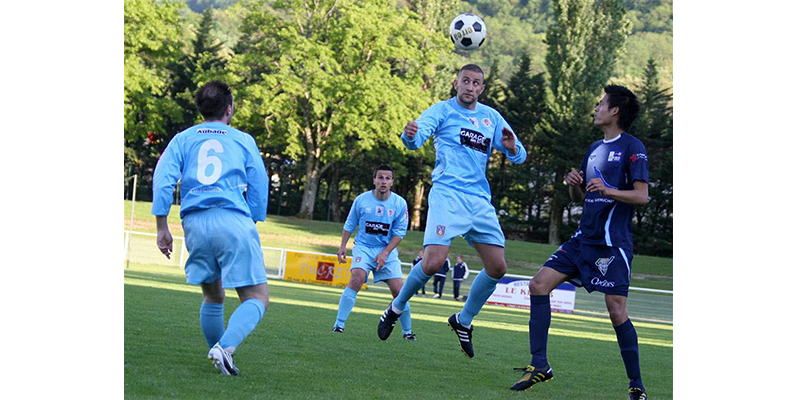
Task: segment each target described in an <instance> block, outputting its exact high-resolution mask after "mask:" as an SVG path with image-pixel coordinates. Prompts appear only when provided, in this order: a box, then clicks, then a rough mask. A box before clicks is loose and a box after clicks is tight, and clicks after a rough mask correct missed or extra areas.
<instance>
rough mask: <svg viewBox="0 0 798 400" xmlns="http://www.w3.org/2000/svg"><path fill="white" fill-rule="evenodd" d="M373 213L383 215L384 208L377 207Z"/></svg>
mask: <svg viewBox="0 0 798 400" xmlns="http://www.w3.org/2000/svg"><path fill="white" fill-rule="evenodd" d="M374 213H375V214H377V215H382V214H384V213H385V208H384V207H382V206H377V208H376V209H375V210H374Z"/></svg>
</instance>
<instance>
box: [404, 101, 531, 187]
mask: <svg viewBox="0 0 798 400" xmlns="http://www.w3.org/2000/svg"><path fill="white" fill-rule="evenodd" d="M416 123H418V132H417V133H416V136H415V137H414V138H413V139H408V138H407V136H406V135H405V134H404V133H402V142H403V143H404V145H405V147H407V148H408V149H410V150H415V149H418V148H420V147H421V146H422V145H424V143H425V142H426V141H427V139H429V137H430V136H433V139H434V143H435V153H436V159H435V169H434V170H433V171H432V182H433V184H435V185H445V186H448V187H450V188H452V189H456V190H458V191H462V192H466V193H469V194H474V195H477V196H480V197H483V198H486V199H487V200H488V201H490V199H491V193H490V185H488V179H487V177H486V176H485V171H486V166H487V163H488V158H489V157H490V152H491V149H492V148H493V149H496V150H499V151H501V152H503V153H504V154H506V155H507V159H508V160H510V162H512V163H514V164H520V163H523V162H524V161H525V160H526V149H524V146H523V145H522V144H521V142H520V141H519V140H518V138H517V137H516V139H515V147H516V149H517V152H516V153H515V155H514V156H513V155H510V154H509V152H508V151H507V149H505V148H504V146H503V145H502V143H501V138H502V128H503V127H507V129H510V130H512V128H510V126H509V125H508V124H507V121H505V120H504V117H502V116H501V114H499V112H498V111H496V110H494V109H493V108H490V107H488V106H486V105H484V104H480V103H477V106H476V109H475V110H473V111H472V110H469V109H467V108H463V107H461V106H460V105H459V104H458V103H457V98H455V97H452V98H451V99H449V100H445V101H440V102H438V103H435V104H434V105H433V106H432V107H430V108H428V109H427V110H426V111H424V112H423V113H422V114H421V116H420V117H419V118H418V119H417V120H416Z"/></svg>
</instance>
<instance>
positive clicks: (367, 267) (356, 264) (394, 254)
mask: <svg viewBox="0 0 798 400" xmlns="http://www.w3.org/2000/svg"><path fill="white" fill-rule="evenodd" d="M384 249H385V248H384V247H366V246H357V245H355V247H354V248H353V249H352V269H362V270H364V271H366V280H365V281H364V283H365V282H368V280H369V272H372V275H373V276H374V283H377V282H380V281H384V280H387V279H395V278H399V279H402V278H403V276H402V263H401V261H399V250H397V249H393V251H391V252H390V253H389V254H388V257H387V258H386V260H385V265H383V266H382V268H381V269H380V270H379V271H377V263H376V262H375V261H374V259H375V258H377V254H380V253H381V252H382V250H384Z"/></svg>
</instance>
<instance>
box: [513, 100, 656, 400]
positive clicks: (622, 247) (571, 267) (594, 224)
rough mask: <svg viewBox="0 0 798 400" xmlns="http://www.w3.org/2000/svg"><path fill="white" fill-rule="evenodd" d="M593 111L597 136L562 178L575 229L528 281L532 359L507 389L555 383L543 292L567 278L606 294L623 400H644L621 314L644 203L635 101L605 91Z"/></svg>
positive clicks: (629, 329) (627, 323) (644, 171)
mask: <svg viewBox="0 0 798 400" xmlns="http://www.w3.org/2000/svg"><path fill="white" fill-rule="evenodd" d="M604 92H605V95H604V97H603V98H602V99H601V102H599V104H598V106H596V110H595V114H594V117H593V118H594V124H595V125H596V126H598V127H600V128H601V130H602V131H604V138H603V139H602V140H599V141H597V142H595V143H593V144H591V145H590V147H589V148H588V150H587V152H586V153H585V156H584V158H583V159H582V165H581V168H580V170H579V171H578V172H577V171H571V172H570V173H569V174H568V176H567V177H566V183H567V184H568V189H569V194H570V196H571V199H572V200H573V201H577V202H579V201H583V200H584V202H585V204H584V209H583V212H582V218H581V220H580V221H579V230H578V231H577V232H576V234H574V236H573V237H571V239H569V240H568V241H567V242H566V243H565V244H563V245H562V246H560V248H559V249H557V251H556V252H555V253H554V254H553V255H552V256H551V258H549V259H548V260H547V261H546V262H545V263H544V264H543V267H542V268H541V269H540V271H539V272H538V273H537V275H535V276H534V277H533V278H532V279H530V281H529V290H530V310H529V349H530V352H531V353H532V361H531V362H530V364H529V366H527V367H525V368H518V370H521V371H523V374H522V376H521V379H520V380H519V381H518V382H516V384H515V385H513V387H512V388H511V389H512V390H526V389H528V388H530V387H532V385H534V384H536V383H538V382H546V381H548V380H550V379H552V378H553V377H554V375H553V374H552V369H551V366H550V365H549V362H548V359H547V356H546V342H547V338H548V330H549V326H550V324H551V308H550V305H549V293H550V292H551V291H552V290H553V289H554V288H556V287H557V286H558V285H560V284H561V283H563V282H564V281H566V280H568V281H570V282H572V283H574V284H575V285H577V286H583V287H584V288H585V289H586V290H587V291H588V292H592V291H593V290H597V291H599V292H602V293H604V294H605V296H604V298H605V302H606V304H607V310H608V311H609V314H610V320H611V321H612V325H613V326H614V327H615V334H616V337H617V338H618V345H619V347H620V350H621V357H622V358H623V362H624V365H625V366H626V374H627V375H628V377H629V380H630V382H629V392H628V395H629V399H635V400H636V399H645V398H646V397H647V395H646V391H645V387H644V386H643V380H642V378H641V377H640V363H639V353H638V346H637V332H636V331H635V328H634V326H633V325H632V321H631V320H630V319H629V315H628V313H627V311H626V297H627V294H628V292H629V280H630V277H631V273H632V272H631V271H632V212H633V209H634V206H643V205H645V204H646V203H648V157H647V155H646V149H645V147H644V146H643V143H642V142H640V140H638V139H637V138H635V137H634V136H632V135H630V134H628V133H627V132H626V131H627V130H628V129H629V127H630V126H631V125H632V122H634V120H635V119H636V118H637V114H638V112H639V110H640V103H639V102H638V100H637V97H636V96H635V95H634V93H632V92H631V91H630V90H629V89H627V88H625V87H622V86H616V85H609V86H607V87H605V88H604Z"/></svg>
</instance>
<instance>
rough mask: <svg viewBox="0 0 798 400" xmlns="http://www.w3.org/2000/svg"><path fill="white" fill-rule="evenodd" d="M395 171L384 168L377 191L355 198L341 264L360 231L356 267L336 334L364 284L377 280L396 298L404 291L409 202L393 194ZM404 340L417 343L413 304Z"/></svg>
mask: <svg viewBox="0 0 798 400" xmlns="http://www.w3.org/2000/svg"><path fill="white" fill-rule="evenodd" d="M392 186H393V168H391V167H389V166H387V165H381V166H379V167H377V169H376V170H374V190H369V191H368V192H365V193H362V194H360V195H359V196H357V197H356V198H355V201H354V203H352V208H351V209H350V210H349V216H348V217H347V218H346V223H344V231H343V233H342V234H341V247H340V248H339V249H338V262H340V263H341V264H343V263H346V243H347V242H349V237H350V236H352V232H354V231H355V228H357V229H358V230H357V236H356V237H355V247H354V248H353V249H352V267H351V268H350V270H351V277H350V278H349V284H348V285H347V286H346V288H345V289H344V292H343V293H342V294H341V300H340V301H339V302H338V316H337V317H336V319H335V325H334V326H333V329H332V331H333V332H338V333H343V331H344V326H345V324H346V319H347V318H349V313H350V312H352V308H353V307H354V306H355V300H356V298H357V294H358V292H359V291H360V288H361V287H362V286H363V283H365V282H366V280H367V279H368V277H369V272H372V275H373V276H374V283H377V282H380V281H385V284H387V285H388V288H389V289H390V290H391V294H393V296H394V297H396V295H397V294H399V290H401V289H402V265H401V262H400V261H399V251H398V250H397V249H396V246H398V245H399V243H400V242H401V241H402V238H404V236H405V234H406V233H407V202H406V201H405V199H403V198H402V196H399V195H398V194H396V193H394V192H392V191H391V187H392ZM400 322H401V323H402V337H403V338H405V339H406V340H416V335H415V334H413V330H412V327H411V325H410V323H411V321H410V304H408V305H407V307H405V308H404V311H403V312H402V318H400Z"/></svg>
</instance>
